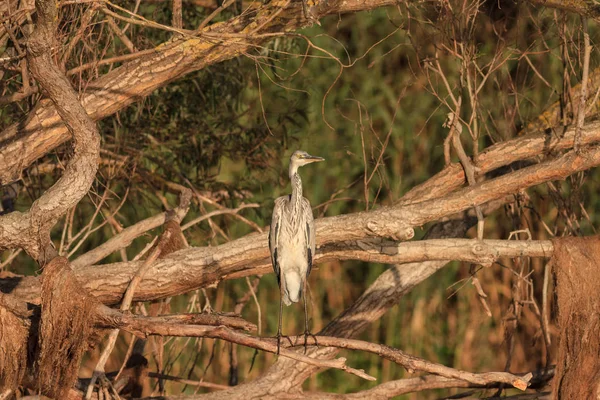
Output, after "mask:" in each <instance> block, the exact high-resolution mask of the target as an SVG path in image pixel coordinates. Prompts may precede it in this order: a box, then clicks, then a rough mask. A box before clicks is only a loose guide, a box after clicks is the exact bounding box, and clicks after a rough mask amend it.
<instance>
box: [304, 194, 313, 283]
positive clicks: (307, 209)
mask: <svg viewBox="0 0 600 400" xmlns="http://www.w3.org/2000/svg"><path fill="white" fill-rule="evenodd" d="M302 200H303V201H302V215H303V216H304V220H305V222H306V247H307V249H306V253H307V254H306V256H307V261H308V269H307V270H306V277H307V278H308V276H309V275H310V270H311V269H312V263H313V258H314V257H315V248H316V244H315V221H314V218H313V212H312V208H311V206H310V202H309V201H308V199H306V198H303V199H302Z"/></svg>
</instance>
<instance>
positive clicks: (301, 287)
mask: <svg viewBox="0 0 600 400" xmlns="http://www.w3.org/2000/svg"><path fill="white" fill-rule="evenodd" d="M323 160H324V159H323V158H321V157H316V156H311V155H310V154H308V153H307V152H305V151H302V150H297V151H295V152H294V154H292V156H291V157H290V168H289V176H290V180H291V182H292V193H291V194H289V195H287V196H281V197H278V198H277V199H276V200H275V207H274V209H273V218H272V220H271V230H270V231H269V249H270V250H271V263H272V264H273V270H274V271H275V275H276V276H277V284H278V285H279V327H278V329H277V354H279V348H280V344H281V320H282V314H283V304H284V303H285V305H286V306H289V305H290V304H292V303H296V302H298V301H299V300H300V297H303V299H304V328H305V330H304V351H305V352H306V341H307V339H308V336H309V335H310V331H309V330H308V311H307V309H306V294H305V295H304V296H302V292H303V291H305V289H306V288H305V286H306V279H307V278H308V275H309V274H310V270H311V268H312V261H313V257H314V255H315V227H314V220H313V213H312V208H311V207H310V202H309V201H308V199H307V198H306V197H303V196H302V180H301V179H300V175H299V174H298V168H300V167H302V166H303V165H306V164H310V163H313V162H316V161H323Z"/></svg>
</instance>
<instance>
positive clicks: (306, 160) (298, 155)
mask: <svg viewBox="0 0 600 400" xmlns="http://www.w3.org/2000/svg"><path fill="white" fill-rule="evenodd" d="M317 161H325V159H324V158H322V157H317V156H311V155H310V154H308V153H307V152H305V151H302V150H296V151H295V152H294V154H292V157H290V165H294V166H296V167H301V166H303V165H306V164H310V163H314V162H317Z"/></svg>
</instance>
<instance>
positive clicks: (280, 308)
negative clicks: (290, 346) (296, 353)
mask: <svg viewBox="0 0 600 400" xmlns="http://www.w3.org/2000/svg"><path fill="white" fill-rule="evenodd" d="M282 290H283V289H282V288H281V285H279V326H278V327H277V355H279V349H280V347H281V325H282V318H283V294H282V293H281V291H282Z"/></svg>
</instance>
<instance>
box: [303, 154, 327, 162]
mask: <svg viewBox="0 0 600 400" xmlns="http://www.w3.org/2000/svg"><path fill="white" fill-rule="evenodd" d="M302 159H303V160H306V162H309V163H312V162H318V161H325V159H324V158H323V157H317V156H311V155H310V154H309V155H307V156H304V157H302Z"/></svg>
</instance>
